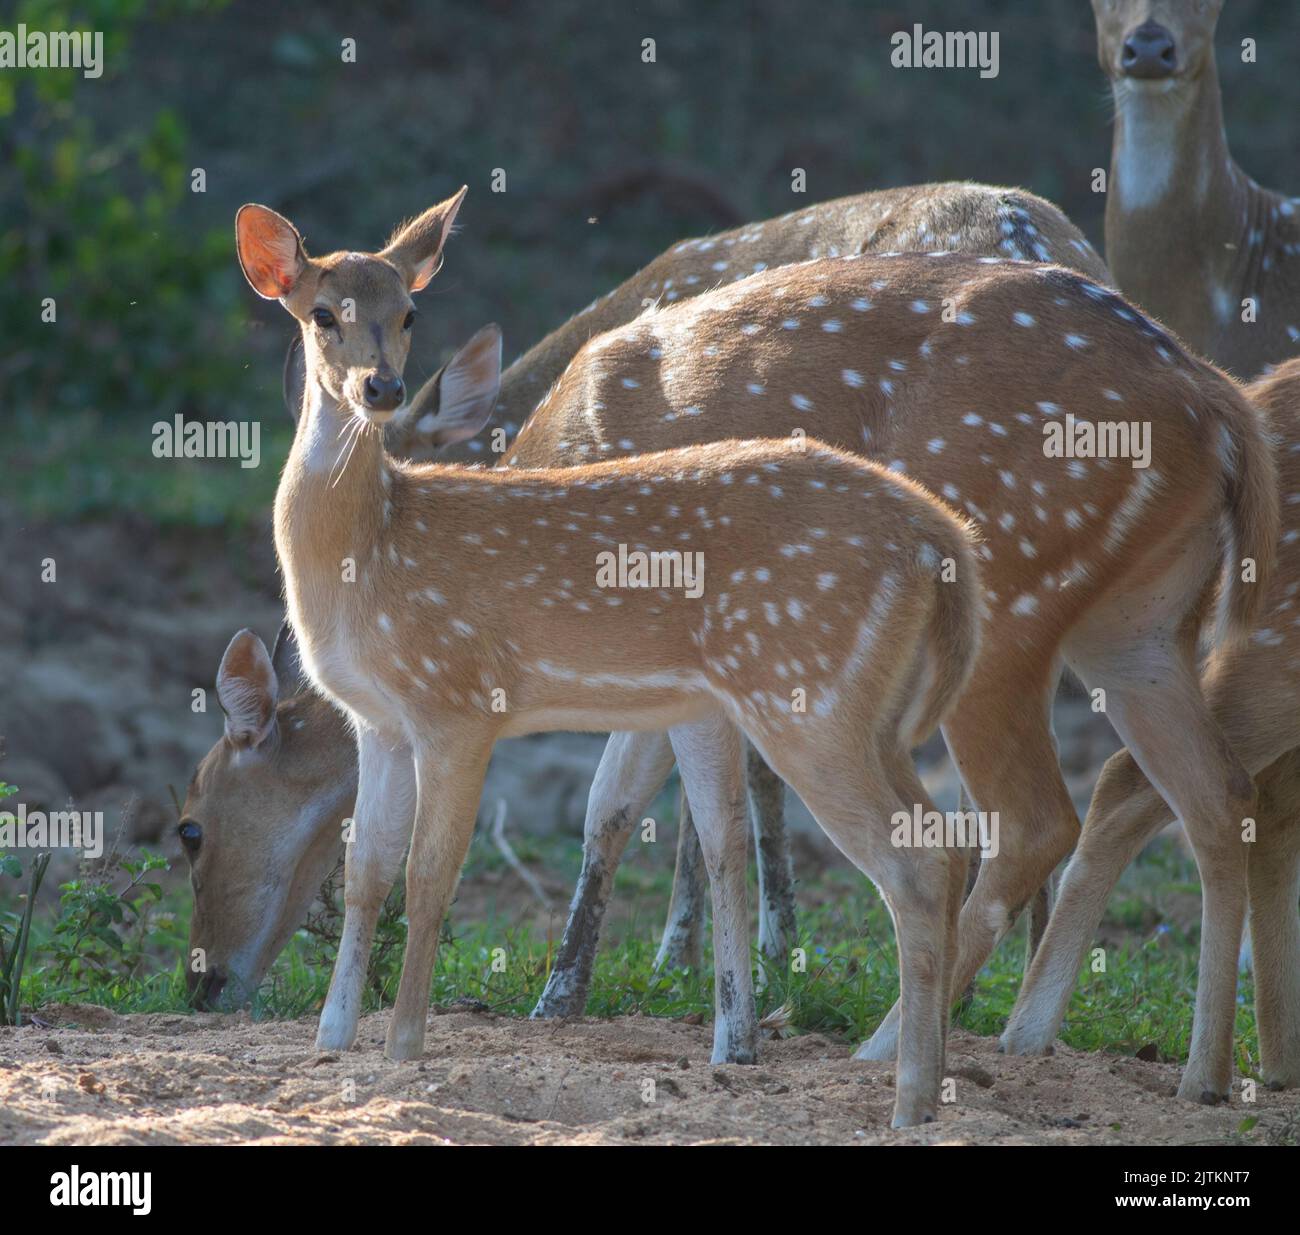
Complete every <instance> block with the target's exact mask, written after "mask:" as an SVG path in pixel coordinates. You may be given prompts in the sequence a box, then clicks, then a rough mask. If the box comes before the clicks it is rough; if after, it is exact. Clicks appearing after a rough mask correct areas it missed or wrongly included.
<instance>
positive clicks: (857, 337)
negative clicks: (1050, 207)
mask: <svg viewBox="0 0 1300 1235" xmlns="http://www.w3.org/2000/svg"><path fill="white" fill-rule="evenodd" d="M1121 421H1122V422H1127V423H1129V425H1130V428H1131V430H1132V432H1133V433H1134V434H1137V435H1138V437H1141V435H1142V432H1143V429H1144V428H1145V432H1146V433H1147V434H1149V438H1148V445H1147V448H1145V450H1144V448H1142V447H1141V444H1140V441H1139V440H1138V437H1135V438H1134V439H1133V442H1132V446H1133V449H1132V450H1131V451H1130V452H1128V453H1129V454H1131V455H1132V456H1133V457H1116V455H1117V453H1118V454H1123V453H1125V452H1123V451H1118V452H1117V451H1116V450H1115V448H1114V447H1113V446H1112V447H1110V448H1107V447H1106V446H1104V445H1096V446H1093V447H1089V446H1088V445H1087V442H1088V440H1089V435H1091V437H1092V439H1094V440H1095V442H1096V443H1099V444H1100V443H1102V442H1103V439H1104V438H1106V437H1107V436H1108V435H1110V434H1111V433H1112V431H1113V430H1114V429H1115V428H1116V425H1117V423H1118V422H1121ZM710 425H711V427H710ZM1108 426H1109V428H1108ZM800 430H803V431H815V432H816V434H817V436H818V437H819V438H821V439H822V440H824V441H827V442H829V443H831V444H832V445H834V446H838V447H840V448H843V449H846V450H857V451H861V452H863V453H866V454H868V455H869V456H870V457H872V458H874V459H875V460H877V461H878V462H880V463H882V464H883V465H885V466H887V467H889V468H890V470H891V471H894V472H896V473H898V474H906V475H908V476H910V477H911V478H913V479H915V480H918V481H920V482H921V483H922V484H924V485H926V486H927V488H930V489H932V490H933V491H934V492H935V493H937V494H938V495H940V496H941V497H942V498H943V499H944V500H946V501H947V502H949V503H950V504H951V505H952V506H953V507H954V508H955V509H956V510H957V511H959V512H960V513H962V514H965V515H967V516H969V517H970V518H971V519H973V520H974V521H975V522H976V523H977V525H978V526H979V527H980V529H981V531H983V533H984V536H985V539H984V543H983V544H982V545H981V546H980V549H979V553H980V556H981V557H982V559H983V564H982V565H983V573H982V578H983V583H984V587H985V601H986V604H987V621H986V625H985V634H984V640H983V645H982V647H983V650H982V653H981V655H980V658H979V661H978V663H977V665H976V667H975V671H974V673H973V675H972V678H971V681H970V684H969V686H968V687H967V689H966V691H965V693H964V694H963V696H962V698H961V699H960V700H959V702H958V704H957V707H956V708H955V709H954V710H953V712H952V714H951V715H950V716H949V718H948V721H947V722H946V724H945V726H944V736H945V739H946V742H947V744H948V749H949V752H950V753H951V754H952V756H953V758H954V760H955V762H956V764H957V767H958V769H959V772H960V774H961V777H962V780H963V782H964V784H965V787H966V789H967V790H968V791H969V793H970V795H971V797H972V799H973V801H974V803H975V804H976V806H977V807H978V808H979V809H980V810H982V811H985V812H989V813H992V812H996V813H997V814H998V816H999V819H1000V824H1001V831H1000V845H1001V851H1000V853H999V854H998V856H997V857H996V858H994V859H992V860H985V861H983V862H982V863H981V864H980V869H979V875H978V878H977V880H976V883H975V886H974V889H973V891H972V893H971V896H970V897H969V899H968V900H967V901H966V903H965V905H964V906H963V908H962V913H961V931H960V939H959V951H958V956H957V964H956V967H955V978H956V982H957V983H958V985H957V987H956V988H955V989H956V990H961V989H964V987H965V985H966V983H967V982H968V981H969V980H970V979H971V978H972V977H973V976H974V974H975V973H976V971H977V970H978V969H979V967H980V966H981V965H982V964H983V963H984V961H985V960H986V959H987V957H988V956H989V954H990V953H991V951H992V949H993V947H994V945H995V944H996V943H997V941H998V940H999V939H1000V938H1001V937H1002V935H1003V934H1004V933H1005V932H1006V931H1007V930H1008V929H1009V927H1010V926H1011V924H1012V923H1013V922H1014V921H1015V918H1016V915H1017V914H1018V913H1019V912H1020V911H1021V909H1022V908H1023V907H1024V905H1025V904H1026V902H1027V901H1028V900H1029V898H1030V897H1031V896H1032V895H1033V894H1034V892H1035V890H1036V889H1038V888H1039V887H1040V886H1041V885H1042V884H1043V882H1044V880H1045V879H1046V878H1047V876H1048V874H1049V872H1051V871H1052V870H1053V869H1054V867H1055V866H1056V865H1057V864H1058V863H1059V862H1060V861H1061V860H1062V859H1063V858H1064V857H1065V856H1066V855H1067V854H1068V853H1069V851H1070V849H1071V848H1072V846H1073V845H1074V842H1075V840H1076V838H1077V836H1078V832H1079V823H1078V819H1077V817H1076V815H1075V811H1074V807H1073V805H1072V803H1071V800H1070V796H1069V794H1068V792H1067V790H1066V787H1065V784H1064V782H1063V780H1062V776H1061V771H1060V767H1059V765H1058V762H1057V756H1056V747H1055V742H1054V739H1053V736H1052V732H1051V726H1050V708H1051V703H1052V699H1053V696H1054V694H1055V689H1056V685H1057V681H1058V678H1059V676H1060V673H1061V669H1062V665H1063V664H1068V665H1070V666H1071V668H1073V669H1074V671H1075V672H1076V673H1077V674H1078V675H1079V677H1080V678H1081V679H1082V680H1083V681H1084V682H1085V683H1086V684H1087V685H1088V686H1089V687H1090V688H1092V689H1093V690H1096V691H1098V692H1102V693H1101V694H1100V695H1099V696H1098V698H1104V700H1105V706H1106V714H1107V716H1108V718H1109V719H1110V721H1111V722H1112V724H1113V725H1114V727H1115V728H1116V730H1117V731H1118V733H1119V734H1120V736H1121V737H1122V738H1123V739H1124V740H1125V742H1126V744H1127V745H1128V746H1129V749H1130V750H1132V751H1133V752H1134V754H1135V756H1136V757H1137V759H1138V761H1139V763H1140V764H1141V765H1142V766H1143V767H1144V768H1145V769H1146V770H1147V772H1148V774H1149V775H1150V776H1151V777H1152V780H1153V782H1154V783H1155V784H1157V785H1158V786H1160V788H1161V790H1162V792H1163V793H1164V794H1165V795H1166V798H1167V800H1168V801H1169V802H1170V804H1171V805H1172V806H1173V807H1175V808H1176V810H1177V813H1178V815H1179V817H1180V818H1181V819H1182V820H1183V821H1184V823H1185V824H1186V826H1187V830H1188V833H1189V836H1190V838H1191V840H1192V844H1193V846H1194V847H1195V852H1196V855H1197V860H1198V862H1199V864H1200V868H1201V874H1202V879H1203V883H1204V887H1205V902H1204V919H1203V920H1204V933H1203V935H1202V947H1201V963H1200V983H1199V988H1198V992H1197V1036H1196V1038H1195V1039H1194V1045H1193V1050H1192V1055H1191V1059H1190V1060H1189V1064H1188V1069H1187V1075H1186V1077H1185V1078H1184V1082H1183V1092H1184V1093H1185V1094H1187V1095H1190V1096H1193V1097H1198V1098H1199V1097H1200V1096H1201V1095H1202V1094H1203V1093H1214V1094H1222V1093H1224V1092H1226V1090H1227V1088H1228V1084H1229V1080H1230V1076H1231V1049H1230V1048H1231V1029H1232V1014H1233V1008H1234V1000H1235V992H1236V977H1237V973H1236V957H1237V946H1238V941H1239V939H1240V936H1241V929H1242V916H1243V913H1244V901H1245V852H1244V847H1243V846H1242V845H1241V844H1240V843H1239V839H1238V838H1239V832H1240V829H1239V822H1240V819H1241V818H1242V817H1243V816H1246V815H1249V814H1250V809H1251V803H1252V801H1253V789H1252V785H1251V782H1250V778H1249V777H1248V776H1247V775H1246V773H1245V771H1244V770H1243V768H1242V766H1241V764H1240V763H1239V761H1238V760H1237V758H1236V757H1235V756H1234V755H1233V753H1232V752H1231V750H1230V749H1229V748H1228V746H1227V744H1226V743H1225V741H1224V739H1223V735H1222V732H1221V730H1220V728H1219V726H1218V724H1217V723H1216V722H1215V720H1214V718H1213V717H1212V716H1211V714H1210V712H1209V710H1208V709H1207V707H1206V704H1205V701H1204V699H1203V697H1202V695H1201V693H1200V690H1199V687H1198V683H1197V675H1196V668H1197V657H1196V653H1197V639H1198V635H1199V632H1200V630H1201V627H1202V625H1203V620H1204V619H1205V618H1206V616H1207V614H1208V611H1209V609H1210V607H1211V602H1212V599H1213V596H1214V593H1215V590H1216V585H1217V584H1218V583H1219V579H1220V575H1221V574H1222V575H1223V605H1222V609H1223V618H1224V620H1225V624H1226V627H1227V629H1228V630H1229V632H1230V633H1232V634H1233V635H1240V634H1242V633H1244V632H1245V631H1247V630H1249V628H1250V626H1251V622H1252V619H1253V617H1254V615H1255V614H1256V612H1257V610H1258V607H1259V605H1260V604H1261V603H1262V597H1263V592H1264V586H1266V584H1261V583H1260V582H1253V583H1252V582H1250V581H1249V580H1250V579H1251V578H1255V579H1257V580H1265V579H1266V578H1267V574H1268V570H1269V566H1270V562H1271V559H1272V555H1273V548H1274V543H1275V534H1276V526H1277V494H1276V479H1275V470H1274V466H1273V460H1272V456H1271V453H1270V451H1269V448H1268V446H1267V444H1266V440H1265V436H1264V427H1263V425H1262V423H1261V421H1260V418H1259V416H1258V414H1257V412H1256V411H1255V409H1254V408H1253V407H1252V406H1251V405H1250V404H1249V403H1248V402H1247V401H1246V400H1245V399H1244V398H1243V397H1242V395H1241V393H1240V391H1239V390H1238V388H1237V387H1236V385H1235V384H1234V383H1233V382H1232V381H1230V380H1229V379H1228V378H1226V377H1225V376H1224V375H1223V374H1221V373H1219V372H1218V371H1216V370H1215V369H1214V368H1213V367H1212V366H1210V365H1208V364H1206V363H1204V362H1202V361H1200V360H1198V359H1196V358H1195V357H1193V356H1191V355H1190V354H1189V353H1187V352H1186V351H1185V350H1184V349H1183V348H1182V346H1181V345H1180V344H1179V343H1178V342H1177V340H1175V339H1174V338H1173V337H1172V336H1171V335H1169V334H1168V333H1166V332H1165V331H1164V330H1163V329H1162V328H1160V327H1159V326H1157V325H1155V324H1154V323H1153V322H1151V321H1150V320H1148V319H1146V318H1145V317H1143V316H1142V315H1141V313H1140V312H1139V311H1138V310H1137V309H1135V308H1134V307H1133V306H1131V305H1130V304H1129V303H1128V302H1126V301H1125V300H1123V299H1122V298H1121V297H1120V296H1118V295H1117V294H1115V293H1114V292H1112V291H1110V290H1108V289H1106V288H1103V287H1101V286H1099V285H1097V284H1095V283H1092V282H1090V281H1089V280H1087V279H1085V278H1083V277H1082V276H1080V275H1079V274H1077V273H1075V272H1073V271H1067V270H1064V269H1062V268H1060V267H1055V266H1045V265H1032V264H1024V263H1018V262H1000V261H998V260H996V259H993V260H990V259H975V258H969V257H965V256H959V255H953V254H947V255H933V256H927V255H920V254H900V255H895V256H889V255H869V256H864V257H859V258H854V259H849V260H836V261H815V262H809V263H805V264H802V265H793V266H787V267H784V268H782V269H779V270H769V271H765V272H762V273H759V274H756V275H753V276H751V277H750V278H749V279H746V280H745V281H744V282H742V283H738V284H735V285H733V286H731V287H728V288H725V289H721V290H719V291H715V292H712V293H709V294H707V295H703V296H699V297H696V298H695V299H694V300H691V301H689V302H687V303H685V304H682V305H675V306H672V307H669V308H664V309H661V310H656V311H652V312H648V313H646V314H644V315H643V316H642V317H640V318H638V319H637V320H636V321H635V322H633V323H631V324H630V325H627V326H624V327H622V328H621V329H619V330H615V331H611V332H609V333H607V334H604V335H601V336H599V337H598V338H596V339H594V340H592V341H591V342H590V343H589V344H587V345H586V347H584V348H583V349H582V350H581V351H580V352H579V353H578V355H577V356H576V357H575V358H574V361H573V363H572V364H571V365H570V366H569V368H568V369H567V370H566V372H565V374H564V375H563V377H561V379H560V381H559V382H558V383H557V384H556V386H555V387H554V389H553V390H552V392H551V393H550V394H549V395H548V397H547V398H546V399H545V400H544V402H543V404H542V405H541V406H540V407H539V408H538V411H537V414H536V415H535V416H534V418H533V419H532V420H530V421H529V423H528V424H527V425H526V426H525V427H524V429H523V431H522V432H521V433H520V435H519V437H518V439H517V441H516V442H515V445H514V448H513V450H512V451H511V452H510V455H509V462H510V463H511V464H512V465H513V466H514V467H518V468H526V467H528V466H529V465H530V464H531V463H532V462H533V460H534V458H538V459H541V460H549V459H550V458H552V457H553V455H554V452H555V451H556V450H558V449H566V450H569V451H573V450H574V449H577V448H580V447H581V446H586V447H587V448H588V450H589V451H590V452H593V453H595V452H597V451H600V450H601V449H602V448H603V447H604V446H605V445H611V446H612V447H613V452H614V453H630V452H633V451H637V450H640V451H650V450H662V449H668V448H672V447H675V446H679V445H681V444H683V443H685V442H688V441H698V440H700V439H701V437H703V436H706V435H711V436H714V437H725V436H730V435H734V434H736V433H737V432H740V431H743V432H746V433H751V434H754V435H756V436H761V437H770V436H777V435H782V434H790V433H794V432H798V431H800ZM1063 436H1064V437H1068V438H1069V440H1070V441H1071V442H1072V443H1076V444H1078V446H1079V449H1078V450H1076V449H1075V447H1074V446H1073V445H1072V446H1071V447H1070V448H1069V449H1068V450H1065V449H1061V450H1058V449H1054V448H1051V447H1050V446H1049V443H1051V442H1053V441H1055V442H1058V443H1059V442H1060V441H1061V440H1062V438H1063ZM534 452H536V453H534ZM1140 454H1145V456H1146V457H1144V458H1139V457H1137V456H1138V455H1140ZM787 496H788V498H789V509H791V510H797V508H798V501H797V499H796V498H795V496H794V495H793V494H792V493H788V494H787ZM773 538H774V540H775V542H776V543H777V545H778V551H779V552H780V553H782V554H789V555H792V556H795V557H797V556H799V555H804V554H807V555H809V556H812V557H815V556H816V551H817V546H816V544H815V543H813V542H811V541H808V540H806V539H802V538H799V537H796V536H793V535H786V534H783V533H782V532H781V531H779V530H778V531H777V532H776V533H775V535H774V537H773ZM1255 571H1258V572H1259V573H1258V574H1254V573H1253V572H1255ZM756 616H757V615H755V614H752V613H751V614H748V615H747V617H748V620H749V621H750V622H753V621H754V620H755V618H756ZM784 621H785V618H784V617H783V615H782V614H781V613H780V611H779V610H778V611H776V612H773V613H771V614H768V615H764V616H762V617H759V618H758V625H759V627H760V629H761V628H763V627H766V626H771V627H773V628H780V627H781V625H782V624H783V623H784ZM744 629H745V627H743V626H742V627H738V628H737V629H736V631H735V635H734V637H735V640H736V645H737V647H738V648H743V639H744ZM737 654H740V653H739V652H738V653H737ZM668 758H669V754H668V750H667V747H666V744H665V741H664V739H663V737H662V736H661V735H659V734H654V733H645V732H636V733H629V734H625V735H622V736H621V737H620V738H618V739H616V741H614V742H612V743H611V745H610V747H608V748H607V751H606V763H605V765H602V770H601V772H600V773H599V774H598V776H597V780H596V788H595V789H594V790H593V800H592V803H591V804H590V805H589V810H588V817H587V845H586V851H585V853H584V866H583V873H582V876H581V877H580V881H579V888H578V891H577V892H576V893H575V899H574V905H573V910H572V916H571V921H572V922H574V923H579V922H580V923H584V924H590V923H593V922H596V923H598V922H599V921H600V915H601V912H602V910H603V901H604V898H605V897H607V895H608V892H609V887H610V883H611V880H612V873H613V866H614V863H615V862H616V861H617V858H618V855H619V853H620V852H621V850H622V848H623V846H624V845H625V844H626V842H627V839H628V835H629V832H630V824H629V823H628V822H627V821H629V820H635V819H639V818H640V817H641V815H642V813H643V810H644V808H645V806H646V805H647V804H648V802H649V801H650V798H651V797H652V796H653V793H654V792H655V791H656V790H657V789H658V787H659V784H660V783H661V781H662V777H663V775H664V774H666V771H667V765H668ZM779 770H780V769H779V768H778V771H779ZM1225 838H1232V841H1233V843H1230V844H1225ZM584 938H585V939H586V940H588V942H587V943H585V944H584V945H583V947H586V948H588V949H590V947H592V946H594V945H593V944H592V943H590V934H589V933H588V934H587V935H585V936H584ZM583 947H580V946H579V945H578V944H576V943H571V942H570V941H568V940H566V942H565V943H564V944H562V945H561V949H560V957H561V960H568V959H569V958H574V963H573V964H572V965H571V966H568V965H564V964H560V963H557V966H556V969H555V971H554V972H553V974H552V977H551V982H550V983H549V984H548V990H547V994H546V995H544V996H543V1002H544V1003H545V1002H546V1001H547V1000H548V998H551V997H552V996H553V997H554V999H555V1000H556V1001H557V1002H558V1003H559V1005H560V1006H561V1007H569V1008H577V1009H579V1010H580V1006H581V1005H580V1002H579V1001H580V999H581V998H582V996H583V994H584V991H585V987H584V985H583V983H584V982H585V980H586V978H587V976H588V975H589V972H590V965H589V962H590V956H589V954H584V952H583ZM898 1041H899V1039H898V1019H897V1009H895V1011H894V1012H891V1014H890V1016H889V1017H888V1018H887V1019H886V1021H885V1022H884V1024H882V1026H881V1027H880V1028H879V1029H878V1030H877V1032H876V1034H875V1035H874V1036H873V1038H872V1040H871V1041H870V1042H868V1043H867V1044H866V1045H865V1046H864V1047H863V1049H862V1051H861V1052H860V1054H861V1056H862V1057H864V1058H873V1059H886V1058H892V1057H893V1054H894V1052H895V1050H896V1049H897V1046H898Z"/></svg>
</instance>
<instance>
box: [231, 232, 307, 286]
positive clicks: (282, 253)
mask: <svg viewBox="0 0 1300 1235" xmlns="http://www.w3.org/2000/svg"><path fill="white" fill-rule="evenodd" d="M241 222H242V223H243V234H244V241H243V245H242V246H241V247H242V252H243V258H244V265H245V266H246V267H247V269H248V273H249V274H250V275H251V276H252V278H253V280H254V281H255V283H256V285H257V287H258V289H259V290H260V291H263V292H267V293H271V294H278V295H281V296H286V295H288V294H289V291H290V289H291V288H292V287H293V283H294V275H295V273H296V271H295V270H294V269H293V267H294V265H295V262H294V257H295V256H296V251H297V247H298V245H297V241H296V240H295V239H293V238H291V237H288V236H286V235H285V233H284V225H283V224H282V223H280V222H279V220H277V219H274V218H272V217H271V216H270V215H266V214H263V213H262V212H261V211H257V212H252V211H250V212H249V214H248V216H247V217H246V218H244V219H243V220H241Z"/></svg>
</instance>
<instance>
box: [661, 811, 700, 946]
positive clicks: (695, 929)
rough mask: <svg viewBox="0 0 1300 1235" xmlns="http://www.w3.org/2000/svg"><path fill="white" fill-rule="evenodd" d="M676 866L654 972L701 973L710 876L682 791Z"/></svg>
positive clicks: (678, 812) (678, 815) (678, 813)
mask: <svg viewBox="0 0 1300 1235" xmlns="http://www.w3.org/2000/svg"><path fill="white" fill-rule="evenodd" d="M677 819H678V822H677V865H676V867H675V868H674V869H673V892H672V899H671V900H670V901H669V903H668V921H667V922H666V923H665V924H664V934H663V939H662V940H661V941H660V943H659V952H658V954H657V955H656V956H655V969H656V970H663V969H698V968H699V967H700V966H701V965H702V964H703V963H704V941H703V934H702V931H701V927H702V926H703V924H704V894H705V888H706V881H707V878H708V877H707V875H706V874H705V870H704V853H703V851H702V850H701V849H700V838H699V835H698V834H697V833H696V831H695V821H694V820H693V819H692V818H691V804H690V802H689V801H688V800H687V798H686V790H685V788H684V787H683V789H682V791H681V793H680V794H679V795H678V811H677Z"/></svg>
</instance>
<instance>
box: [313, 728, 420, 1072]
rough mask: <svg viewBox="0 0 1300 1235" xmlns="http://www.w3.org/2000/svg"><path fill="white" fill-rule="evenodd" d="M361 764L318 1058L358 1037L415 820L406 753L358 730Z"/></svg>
mask: <svg viewBox="0 0 1300 1235" xmlns="http://www.w3.org/2000/svg"><path fill="white" fill-rule="evenodd" d="M357 763H358V770H357V771H358V779H357V804H356V808H355V811H354V813H353V830H352V838H351V839H350V840H349V841H348V843H347V848H346V851H345V852H346V858H345V871H344V888H343V904H344V916H343V936H342V938H341V939H340V940H339V951H338V957H337V959H336V960H335V962H334V975H333V977H332V978H331V979H330V989H329V994H328V995H327V996H326V998H325V1007H324V1008H323V1009H322V1011H321V1017H320V1025H319V1027H318V1028H317V1030H316V1045H317V1047H319V1048H320V1049H321V1050H333V1051H344V1050H347V1049H348V1047H350V1046H351V1045H352V1043H353V1041H354V1040H355V1038H356V1036H357V1018H358V1017H360V1015H361V998H362V994H363V993H364V990H365V984H366V971H367V969H368V967H369V964H370V943H371V940H372V939H373V938H374V934H375V923H376V922H378V920H379V911H380V909H382V908H383V904H384V899H385V897H387V895H388V893H389V892H390V891H391V890H392V887H393V881H394V880H395V879H396V878H397V872H398V871H399V870H400V869H401V866H402V854H404V853H405V852H406V846H407V844H408V843H409V841H410V839H411V820H412V817H413V816H414V813H415V766H414V763H413V762H412V757H411V748H410V747H409V746H407V745H405V744H404V743H402V742H393V741H392V740H390V739H385V738H383V737H381V736H380V735H379V734H378V733H376V731H375V730H373V729H370V728H358V730H357Z"/></svg>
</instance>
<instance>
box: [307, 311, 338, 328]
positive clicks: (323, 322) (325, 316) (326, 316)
mask: <svg viewBox="0 0 1300 1235" xmlns="http://www.w3.org/2000/svg"><path fill="white" fill-rule="evenodd" d="M311 320H312V321H313V322H315V323H316V325H318V326H319V327H320V328H321V329H322V330H328V329H330V327H331V326H333V325H334V314H333V313H331V312H330V311H329V310H328V309H313V310H312V311H311Z"/></svg>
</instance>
